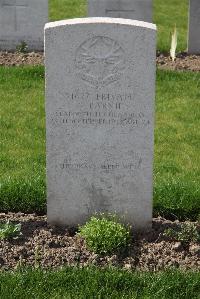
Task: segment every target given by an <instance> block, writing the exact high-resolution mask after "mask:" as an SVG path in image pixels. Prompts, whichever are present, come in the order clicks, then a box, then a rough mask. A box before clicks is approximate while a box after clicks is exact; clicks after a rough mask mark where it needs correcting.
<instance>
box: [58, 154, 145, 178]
mask: <svg viewBox="0 0 200 299" xmlns="http://www.w3.org/2000/svg"><path fill="white" fill-rule="evenodd" d="M141 164H142V157H141V155H140V154H138V153H132V154H131V156H130V155H129V157H128V158H126V159H122V161H119V159H117V158H114V157H113V158H112V159H111V160H110V159H105V160H104V161H102V162H99V163H96V162H91V161H89V160H87V159H86V160H85V161H78V162H77V161H73V159H72V158H71V157H68V158H65V159H64V160H63V161H62V162H61V163H59V164H58V167H59V168H60V170H65V171H67V172H68V171H82V170H83V171H86V170H87V171H94V170H99V171H103V172H105V173H110V172H117V171H121V170H124V171H131V172H132V171H135V170H138V169H140V168H141Z"/></svg>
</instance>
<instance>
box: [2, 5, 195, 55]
mask: <svg viewBox="0 0 200 299" xmlns="http://www.w3.org/2000/svg"><path fill="white" fill-rule="evenodd" d="M180 5H181V1H180ZM152 6H153V5H152V0H88V16H89V17H111V18H125V19H133V20H139V21H145V22H152V15H153V7H152ZM189 6H190V8H189V30H188V52H189V53H193V54H199V53H200V38H199V35H200V1H199V0H189ZM47 22H48V0H0V50H15V49H16V46H17V45H19V44H20V43H21V42H22V41H23V42H25V43H26V44H27V45H28V49H29V50H37V51H38V50H43V47H44V33H43V28H44V25H45V24H46V23H47Z"/></svg>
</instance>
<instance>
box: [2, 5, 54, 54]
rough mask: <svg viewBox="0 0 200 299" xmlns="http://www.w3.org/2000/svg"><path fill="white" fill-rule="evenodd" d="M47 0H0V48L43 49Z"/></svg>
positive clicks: (46, 19)
mask: <svg viewBox="0 0 200 299" xmlns="http://www.w3.org/2000/svg"><path fill="white" fill-rule="evenodd" d="M47 22H48V0H0V50H15V49H16V46H18V45H20V44H21V43H22V42H25V43H26V44H27V45H28V49H29V50H43V47H44V25H45V23H47Z"/></svg>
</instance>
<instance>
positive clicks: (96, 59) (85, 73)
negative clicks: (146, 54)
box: [75, 36, 126, 88]
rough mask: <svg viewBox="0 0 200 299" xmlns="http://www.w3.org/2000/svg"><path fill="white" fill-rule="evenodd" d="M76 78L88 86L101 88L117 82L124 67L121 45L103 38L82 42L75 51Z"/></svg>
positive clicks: (98, 37)
mask: <svg viewBox="0 0 200 299" xmlns="http://www.w3.org/2000/svg"><path fill="white" fill-rule="evenodd" d="M75 66H76V68H77V74H78V76H79V77H80V78H81V79H82V80H83V81H84V82H85V83H87V84H88V85H90V86H92V87H95V88H102V87H105V86H108V85H110V84H112V83H113V82H116V81H118V80H119V79H120V78H121V76H122V73H123V70H124V69H125V67H126V63H125V51H124V49H123V48H122V47H121V45H120V44H119V43H118V42H117V41H115V40H113V39H111V38H109V37H105V36H95V37H93V38H91V39H88V40H86V41H84V42H83V43H82V44H81V45H80V46H79V48H78V49H77V51H76V58H75Z"/></svg>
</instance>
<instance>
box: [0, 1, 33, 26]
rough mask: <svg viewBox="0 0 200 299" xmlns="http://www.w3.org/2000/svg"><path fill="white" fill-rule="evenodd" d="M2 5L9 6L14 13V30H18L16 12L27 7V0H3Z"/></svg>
mask: <svg viewBox="0 0 200 299" xmlns="http://www.w3.org/2000/svg"><path fill="white" fill-rule="evenodd" d="M2 7H5V8H10V9H12V10H13V13H14V30H15V31H18V30H19V29H20V28H19V22H18V13H19V10H21V9H26V8H27V7H28V4H27V1H24V0H4V1H3V3H2Z"/></svg>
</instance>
